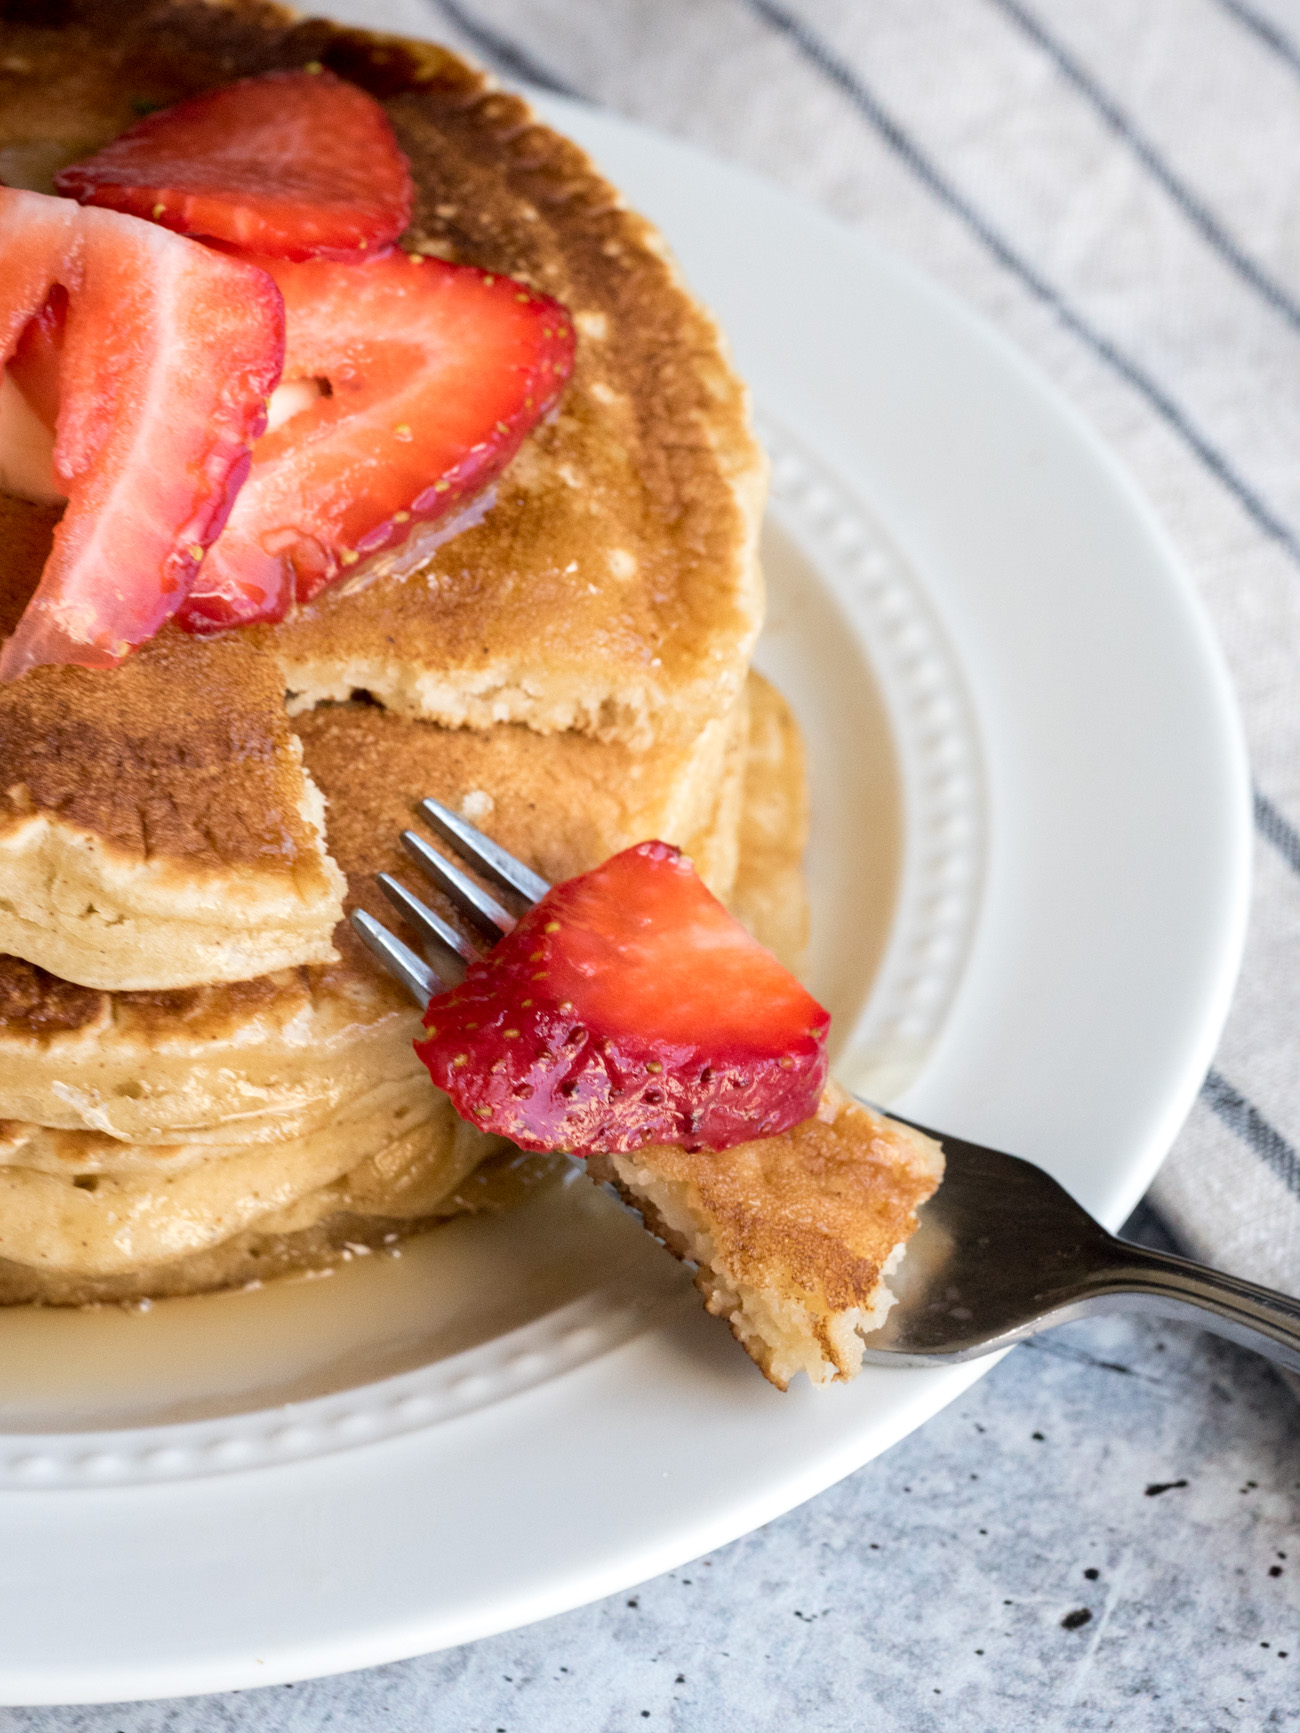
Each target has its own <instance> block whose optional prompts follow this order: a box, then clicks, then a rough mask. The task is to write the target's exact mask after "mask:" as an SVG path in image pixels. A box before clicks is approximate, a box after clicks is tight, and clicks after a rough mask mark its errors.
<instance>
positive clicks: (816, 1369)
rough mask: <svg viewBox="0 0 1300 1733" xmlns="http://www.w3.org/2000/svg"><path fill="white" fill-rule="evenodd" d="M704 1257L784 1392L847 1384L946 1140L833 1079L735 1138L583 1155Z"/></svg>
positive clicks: (709, 1288) (740, 1329) (716, 1304)
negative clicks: (786, 1112) (811, 1097)
mask: <svg viewBox="0 0 1300 1733" xmlns="http://www.w3.org/2000/svg"><path fill="white" fill-rule="evenodd" d="M587 1165H588V1168H589V1169H590V1171H591V1175H592V1177H593V1179H598V1180H609V1181H611V1182H612V1183H613V1184H614V1185H615V1187H616V1188H617V1189H618V1192H619V1194H620V1195H621V1196H622V1197H623V1199H624V1200H625V1202H627V1203H629V1204H631V1205H632V1207H633V1208H634V1209H635V1210H636V1211H637V1212H638V1213H639V1214H640V1215H641V1217H642V1218H643V1219H644V1221H645V1224H646V1226H647V1227H648V1228H649V1229H650V1231H651V1232H652V1233H653V1234H656V1235H658V1237H659V1238H660V1239H661V1240H663V1242H664V1244H665V1245H666V1246H667V1247H668V1248H669V1250H670V1251H673V1252H675V1253H676V1254H677V1256H678V1257H680V1258H684V1259H687V1260H689V1261H690V1262H691V1263H693V1264H694V1265H695V1266H696V1276H695V1285H696V1287H697V1288H699V1290H700V1292H701V1293H702V1294H703V1295H704V1301H705V1304H706V1306H707V1307H708V1309H709V1311H711V1312H714V1313H716V1314H717V1315H718V1316H720V1317H724V1318H726V1319H727V1321H728V1323H729V1324H730V1325H731V1332H732V1334H733V1335H734V1336H735V1338H736V1340H737V1341H738V1342H739V1343H740V1344H741V1346H742V1347H743V1348H744V1350H745V1352H746V1353H747V1354H748V1355H749V1356H750V1358H751V1359H753V1360H754V1361H755V1362H756V1363H757V1364H758V1366H759V1367H760V1368H761V1370H762V1372H763V1375H764V1376H765V1377H766V1378H767V1379H768V1380H769V1381H770V1382H771V1383H773V1384H775V1385H776V1386H777V1388H778V1389H780V1390H784V1389H785V1388H786V1387H787V1386H788V1384H789V1382H790V1380H791V1378H793V1377H794V1375H795V1373H796V1372H806V1373H807V1374H808V1377H809V1379H810V1380H811V1382H812V1383H814V1384H829V1383H832V1382H835V1381H836V1380H845V1381H847V1380H848V1379H850V1378H853V1377H856V1375H857V1373H858V1371H859V1369H860V1368H861V1365H862V1336H863V1334H864V1333H866V1332H868V1331H870V1330H874V1329H877V1328H878V1327H879V1326H880V1324H881V1323H883V1321H884V1318H885V1314H886V1313H887V1312H888V1310H889V1308H890V1306H891V1305H892V1304H893V1296H892V1295H891V1294H890V1292H889V1288H888V1286H887V1285H886V1282H885V1277H886V1276H887V1275H888V1273H889V1271H890V1270H891V1269H892V1268H893V1267H894V1265H895V1263H896V1262H897V1260H898V1259H899V1258H900V1257H901V1255H902V1252H903V1248H904V1246H905V1245H906V1243H907V1240H908V1239H909V1237H910V1236H911V1235H912V1234H913V1233H914V1232H915V1230H916V1226H917V1221H916V1210H917V1208H918V1206H919V1205H920V1204H923V1203H924V1202H925V1200H926V1198H928V1197H930V1196H931V1195H932V1194H933V1192H934V1191H935V1189H936V1187H937V1186H938V1184H939V1181H940V1179H941V1178H942V1177H943V1152H942V1151H941V1149H940V1148H939V1145H938V1144H937V1143H935V1142H933V1141H932V1139H930V1138H928V1137H924V1136H922V1134H921V1133H920V1132H919V1131H913V1130H912V1128H911V1127H910V1126H907V1125H901V1124H899V1122H898V1121H897V1120H893V1119H886V1118H884V1117H883V1116H882V1115H880V1114H878V1113H873V1112H872V1111H871V1110H870V1109H869V1108H866V1107H863V1106H861V1105H860V1103H858V1102H856V1101H853V1100H852V1099H851V1098H850V1097H849V1096H847V1095H846V1094H845V1093H844V1091H843V1090H842V1089H840V1088H838V1087H837V1086H836V1085H835V1084H833V1083H832V1084H831V1085H829V1087H828V1088H827V1091H826V1094H825V1096H824V1097H823V1100H822V1104H821V1107H820V1109H819V1111H818V1113H817V1114H816V1116H815V1117H814V1118H812V1119H809V1120H805V1121H804V1123H803V1124H802V1125H797V1126H795V1128H794V1130H793V1131H789V1132H786V1133H785V1135H784V1136H781V1137H762V1138H756V1139H755V1140H754V1141H753V1142H752V1143H742V1144H738V1145H736V1147H735V1148H733V1149H724V1150H709V1149H704V1150H698V1151H694V1152H692V1151H689V1150H685V1149H678V1148H673V1147H654V1148H650V1149H641V1150H638V1151H637V1152H636V1153H635V1154H634V1155H598V1156H592V1157H590V1158H589V1160H588V1163H587Z"/></svg>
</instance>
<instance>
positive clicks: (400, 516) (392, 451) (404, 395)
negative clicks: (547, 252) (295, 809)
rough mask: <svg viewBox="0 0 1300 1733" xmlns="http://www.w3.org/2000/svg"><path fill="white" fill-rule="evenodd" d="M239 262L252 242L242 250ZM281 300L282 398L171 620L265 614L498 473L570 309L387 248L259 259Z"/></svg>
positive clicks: (542, 383)
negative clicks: (287, 409)
mask: <svg viewBox="0 0 1300 1733" xmlns="http://www.w3.org/2000/svg"><path fill="white" fill-rule="evenodd" d="M241 256H242V257H250V256H251V255H247V254H245V255H241ZM257 263H259V264H260V265H262V266H263V267H264V268H265V269H266V270H267V271H268V272H269V273H270V275H271V276H272V277H273V278H274V279H275V281H276V283H277V284H278V285H279V287H280V290H281V292H282V293H283V295H284V302H285V313H286V342H287V348H286V354H285V367H284V389H283V392H282V394H281V395H282V399H283V396H284V395H285V394H288V393H290V392H297V391H299V390H300V406H299V407H298V408H297V409H296V412H295V413H293V414H292V415H290V416H289V418H288V419H286V420H285V421H284V422H283V423H282V424H281V425H279V426H277V427H275V428H273V429H272V430H271V431H269V432H268V433H266V434H265V436H264V437H263V438H262V439H261V440H259V441H258V444H257V446H256V448H255V450H254V452H253V467H252V470H251V473H250V475H249V478H248V482H247V484H246V485H245V487H244V489H243V491H242V492H241V494H240V496H239V498H238V500H237V501H236V502H235V506H234V509H233V510H232V512H231V514H230V519H229V521H228V523H227V524H226V527H225V530H224V531H223V533H222V535H221V538H220V540H219V541H218V542H217V544H216V545H215V547H214V548H213V549H212V552H211V553H210V554H209V556H208V559H207V560H206V562H205V564H204V569H203V572H202V574H201V576H200V577H199V579H198V580H197V581H196V583H195V585H194V588H193V590H192V591H191V593H190V595H189V599H188V600H187V602H186V603H185V606H184V607H183V609H182V610H181V612H180V614H179V616H178V619H179V623H180V625H181V626H183V627H184V628H185V629H186V630H187V631H191V632H212V631H219V630H221V629H222V628H224V627H227V626H237V625H247V624H249V623H251V622H252V621H255V620H279V619H282V618H283V617H284V615H285V614H286V613H287V612H288V610H289V608H290V607H291V606H292V605H293V604H294V603H295V602H298V603H301V602H308V601H310V600H311V598H312V597H313V596H314V595H316V594H317V592H318V591H320V590H321V589H323V588H324V586H325V585H326V584H329V583H332V582H333V581H334V580H335V579H336V578H339V577H342V576H345V575H346V574H347V573H348V572H349V571H350V570H351V569H352V568H354V567H355V566H356V565H357V564H358V563H359V562H360V561H361V560H364V559H367V558H369V557H370V556H372V555H374V554H376V553H379V552H381V551H383V550H384V549H387V548H391V547H394V546H396V545H397V544H398V543H400V542H402V541H404V540H405V539H406V537H407V535H408V534H409V533H410V531H411V529H412V527H413V526H414V525H415V524H417V523H420V522H422V521H423V522H430V521H433V520H435V519H438V518H442V517H444V516H445V515H446V514H447V513H449V512H450V511H451V510H452V508H453V507H455V506H458V505H460V504H462V503H463V502H465V501H466V500H467V499H468V498H469V497H470V496H471V495H473V494H475V493H477V492H479V491H480V490H481V489H482V488H483V487H485V486H486V485H487V483H488V482H490V481H492V480H493V479H494V477H496V476H497V475H499V474H500V472H501V471H502V469H504V468H505V466H506V464H507V463H508V462H509V461H510V459H511V458H512V457H513V456H514V454H515V452H516V451H517V450H518V448H519V446H520V444H521V443H522V441H523V439H524V436H525V435H526V434H527V433H528V431H529V429H530V428H532V427H533V426H534V425H535V423H536V422H537V421H539V420H540V419H541V418H542V416H544V415H545V414H546V413H547V412H548V411H549V410H550V409H551V408H552V407H553V406H554V404H555V402H556V400H557V399H558V397H559V395H560V392H561V390H562V389H563V387H564V384H565V381H566V380H567V379H568V377H569V373H570V371H571V370H572V366H573V348H574V336H573V326H572V324H571V322H570V319H569V315H568V313H567V312H566V311H565V309H564V308H563V307H562V306H561V305H560V304H559V302H557V301H553V300H551V299H550V297H549V296H546V295H541V294H538V293H537V292H536V291H535V290H533V289H530V288H529V287H528V286H527V284H524V283H521V282H518V281H516V280H515V279H514V278H511V277H501V276H496V275H494V274H492V273H491V272H488V271H482V270H479V269H478V268H477V267H474V266H469V265H450V264H446V263H444V262H443V261H442V260H441V259H430V258H422V257H420V256H419V255H413V254H412V255H408V254H406V253H404V252H400V251H396V250H394V251H391V252H389V253H387V254H386V255H384V256H383V257H381V258H376V259H372V260H370V261H368V262H367V263H364V264H346V265H345V264H336V263H332V262H329V261H325V260H311V261H309V262H307V263H302V264H294V263H289V262H287V261H284V260H279V259H265V258H260V257H259V258H258V259H257Z"/></svg>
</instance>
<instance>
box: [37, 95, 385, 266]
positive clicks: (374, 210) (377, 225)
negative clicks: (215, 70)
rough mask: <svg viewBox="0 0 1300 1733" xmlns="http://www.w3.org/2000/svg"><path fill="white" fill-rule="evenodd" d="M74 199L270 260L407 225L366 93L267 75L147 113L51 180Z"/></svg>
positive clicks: (340, 254)
mask: <svg viewBox="0 0 1300 1733" xmlns="http://www.w3.org/2000/svg"><path fill="white" fill-rule="evenodd" d="M55 185H56V186H57V187H58V190H59V191H60V192H61V193H63V194H64V195H65V197H68V198H74V199H79V200H80V201H81V202H82V204H88V205H106V206H108V207H109V208H111V209H113V210H117V211H126V212H128V213H129V214H130V215H132V216H136V217H145V218H147V219H148V220H149V221H151V222H155V223H161V224H162V225H163V227H164V228H168V229H176V230H178V231H179V232H180V233H181V234H183V235H203V236H206V237H210V238H212V239H215V240H220V241H231V242H233V243H235V244H236V245H237V246H240V247H247V248H249V249H250V250H252V251H254V252H259V253H267V254H271V255H274V256H275V257H277V258H285V259H308V258H315V257H320V258H334V259H345V258H346V259H350V258H357V257H364V256H365V254H366V252H367V251H375V250H378V249H380V248H383V247H386V246H388V245H389V244H390V243H391V242H392V241H394V240H396V238H397V236H398V235H400V234H401V232H402V230H403V229H404V228H405V227H406V225H407V223H408V222H409V221H410V215H411V174H410V168H409V166H408V164H407V161H406V157H405V156H404V155H403V153H402V151H401V149H400V148H399V146H398V143H397V140H396V139H395V138H394V137H393V129H392V127H391V126H390V125H389V124H388V117H387V116H386V115H385V113H384V111H383V109H382V108H381V107H380V106H379V104H378V103H377V102H376V101H375V99H374V98H373V97H372V96H367V95H366V93H365V91H363V90H359V89H358V88H357V86H356V85H355V84H349V83H347V82H346V81H345V80H344V79H341V78H336V77H335V76H334V75H333V73H330V72H324V71H321V72H316V73H311V72H305V71H303V72H268V73H264V74H263V75H262V76H261V77H258V78H246V79H244V80H242V81H241V82H240V83H238V84H231V85H227V86H226V87H225V88H224V89H222V90H215V91H212V92H210V93H209V94H208V95H206V96H196V97H192V98H191V99H190V100H189V101H188V102H182V103H179V104H178V105H177V106H176V107H175V108H167V109H163V110H161V111H160V112H158V113H157V114H151V115H148V116H146V118H145V119H144V120H142V121H140V122H139V124H138V125H136V126H133V127H131V128H130V129H129V131H127V132H124V133H122V134H121V135H120V136H119V137H117V138H115V139H113V140H112V142H111V143H109V144H107V145H105V146H104V148H103V149H102V150H100V151H98V152H96V154H95V155H94V156H92V157H88V158H87V159H86V160H85V161H84V162H79V163H74V164H72V166H71V167H70V168H65V169H63V170H61V171H60V173H59V174H57V175H56V176H55Z"/></svg>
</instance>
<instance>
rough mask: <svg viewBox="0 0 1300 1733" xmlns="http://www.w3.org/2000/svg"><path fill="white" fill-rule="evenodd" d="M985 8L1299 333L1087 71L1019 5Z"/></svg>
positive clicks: (1268, 286) (1298, 309)
mask: <svg viewBox="0 0 1300 1733" xmlns="http://www.w3.org/2000/svg"><path fill="white" fill-rule="evenodd" d="M987 4H988V5H990V6H993V7H994V8H996V10H997V11H999V12H1000V13H1002V15H1003V17H1005V18H1009V19H1010V20H1011V22H1012V23H1013V24H1015V25H1016V26H1018V28H1019V29H1020V30H1022V31H1023V32H1024V34H1025V35H1026V36H1027V37H1028V38H1029V39H1030V41H1031V42H1033V43H1034V44H1035V46H1036V47H1038V48H1040V49H1042V51H1043V53H1044V54H1046V55H1047V57H1048V59H1049V60H1050V61H1051V62H1052V65H1053V66H1054V67H1055V68H1056V70H1057V71H1058V72H1059V73H1060V74H1061V76H1062V77H1063V78H1064V79H1065V80H1066V81H1067V83H1069V84H1071V85H1073V87H1074V89H1075V90H1077V91H1078V93H1079V95H1080V96H1082V97H1084V98H1085V99H1086V100H1087V101H1088V102H1090V103H1091V104H1092V106H1093V108H1094V109H1096V111H1097V113H1098V114H1099V115H1100V116H1101V118H1102V119H1103V120H1104V121H1105V123H1106V125H1107V126H1108V127H1109V128H1110V129H1111V131H1112V132H1113V133H1114V134H1115V136H1116V137H1117V138H1121V139H1123V141H1124V143H1125V144H1126V145H1127V146H1128V147H1129V149H1130V150H1131V151H1132V153H1133V155H1134V156H1135V157H1136V158H1137V160H1138V161H1139V162H1140V163H1141V164H1142V166H1143V168H1144V169H1146V171H1147V173H1148V174H1149V175H1150V176H1151V177H1152V179H1153V180H1155V181H1157V182H1158V183H1159V184H1160V185H1161V186H1162V187H1163V188H1164V190H1165V191H1166V192H1167V193H1168V194H1169V197H1170V198H1171V199H1172V200H1173V202H1174V204H1175V205H1177V207H1178V209H1179V210H1180V211H1181V212H1182V213H1183V215H1184V216H1185V217H1186V218H1187V220H1188V222H1189V223H1191V225H1192V227H1193V228H1194V229H1196V230H1197V232H1198V233H1199V234H1200V235H1201V236H1202V237H1203V239H1204V240H1205V241H1206V242H1207V243H1208V244H1209V245H1210V246H1211V247H1213V248H1214V250H1215V252H1216V253H1218V255H1219V257H1220V258H1221V259H1223V260H1224V261H1225V262H1226V263H1227V264H1228V265H1230V266H1231V267H1232V269H1233V270H1234V271H1235V272H1236V273H1237V275H1238V276H1239V277H1240V278H1241V279H1242V281H1243V282H1245V283H1249V285H1250V286H1251V288H1252V289H1254V290H1255V292H1256V293H1257V294H1258V295H1260V296H1261V297H1262V298H1263V299H1264V300H1265V301H1267V303H1268V304H1269V306H1270V307H1272V308H1273V310H1274V311H1275V312H1277V313H1279V314H1281V316H1282V318H1284V319H1285V320H1286V321H1287V323H1288V324H1289V325H1291V326H1292V327H1293V328H1294V329H1295V330H1297V331H1300V301H1296V300H1295V299H1294V297H1293V296H1292V295H1291V294H1289V293H1288V291H1287V290H1286V289H1285V288H1284V287H1283V286H1282V284H1281V283H1278V282H1275V281H1274V279H1273V278H1272V277H1270V276H1269V274H1268V272H1267V271H1266V270H1265V269H1264V268H1263V266H1262V265H1258V264H1256V262H1255V260H1254V259H1252V258H1251V257H1250V255H1249V254H1248V253H1246V252H1244V251H1243V250H1242V248H1241V247H1240V246H1238V244H1237V242H1236V241H1234V240H1233V238H1232V236H1231V235H1230V234H1229V233H1228V231H1227V230H1226V229H1225V228H1224V226H1223V224H1222V222H1221V221H1220V220H1219V218H1218V217H1217V216H1215V214H1214V212H1213V211H1212V210H1211V209H1210V208H1209V206H1208V205H1207V204H1205V203H1204V202H1203V201H1202V200H1201V199H1200V198H1199V196H1198V195H1197V194H1196V193H1195V192H1194V191H1193V190H1192V188H1191V187H1189V186H1188V184H1187V182H1186V181H1184V180H1182V179H1181V178H1180V177H1179V176H1178V175H1177V174H1175V173H1174V171H1173V169H1172V168H1170V166H1169V164H1168V163H1167V162H1166V161H1165V159H1164V157H1163V156H1161V154H1160V152H1159V151H1158V150H1157V149H1156V148H1155V146H1154V145H1153V144H1152V143H1151V142H1150V140H1149V139H1147V138H1145V137H1144V136H1143V135H1142V134H1141V133H1140V132H1139V131H1138V129H1137V128H1136V127H1135V126H1134V124H1133V122H1132V121H1131V120H1130V119H1129V117H1128V116H1127V115H1126V114H1125V113H1124V110H1123V109H1122V108H1121V107H1120V106H1119V104H1118V103H1117V102H1116V101H1115V100H1114V98H1113V97H1112V96H1111V95H1110V94H1109V93H1108V92H1107V91H1106V90H1105V89H1104V88H1103V87H1102V85H1101V84H1100V83H1099V82H1098V80H1097V79H1096V78H1095V77H1094V76H1093V75H1092V73H1090V72H1089V71H1088V70H1087V68H1086V67H1085V66H1084V65H1083V64H1082V63H1081V62H1080V61H1078V60H1076V59H1075V58H1074V56H1073V55H1072V54H1071V53H1070V50H1069V49H1068V48H1067V47H1066V46H1065V44H1064V43H1063V42H1061V41H1060V40H1059V39H1058V38H1057V37H1055V36H1053V35H1052V34H1051V33H1050V32H1049V31H1048V29H1047V28H1046V26H1045V25H1044V24H1043V23H1042V22H1041V21H1040V20H1039V19H1038V18H1036V17H1035V16H1034V14H1033V13H1032V12H1030V11H1029V9H1028V8H1027V7H1025V6H1022V5H1021V4H1020V0H987Z"/></svg>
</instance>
